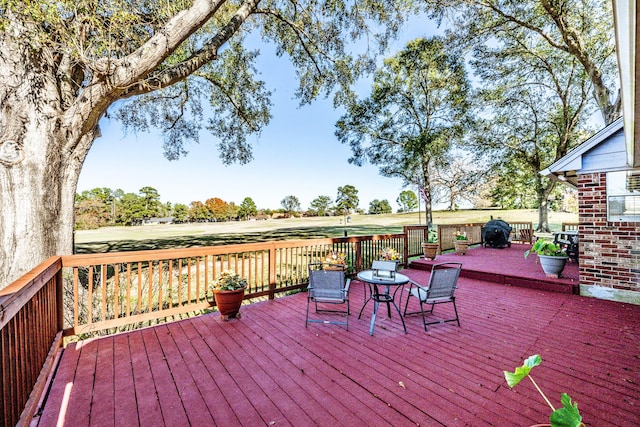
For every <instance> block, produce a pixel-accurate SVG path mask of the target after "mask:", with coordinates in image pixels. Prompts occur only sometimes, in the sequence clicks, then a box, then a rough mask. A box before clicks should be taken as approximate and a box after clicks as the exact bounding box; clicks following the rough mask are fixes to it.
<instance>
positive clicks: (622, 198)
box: [607, 170, 640, 222]
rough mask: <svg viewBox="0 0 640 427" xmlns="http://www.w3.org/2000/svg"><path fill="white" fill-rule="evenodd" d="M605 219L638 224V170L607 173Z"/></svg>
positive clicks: (639, 179)
mask: <svg viewBox="0 0 640 427" xmlns="http://www.w3.org/2000/svg"><path fill="white" fill-rule="evenodd" d="M607 219H608V220H609V221H638V222H640V170H632V171H620V172H608V173H607Z"/></svg>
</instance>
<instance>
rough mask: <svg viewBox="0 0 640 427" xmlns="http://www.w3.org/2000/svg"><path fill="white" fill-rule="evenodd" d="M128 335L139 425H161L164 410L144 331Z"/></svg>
mask: <svg viewBox="0 0 640 427" xmlns="http://www.w3.org/2000/svg"><path fill="white" fill-rule="evenodd" d="M127 335H128V337H129V351H130V354H131V367H132V371H133V379H134V382H133V383H134V386H135V395H136V404H137V407H138V414H137V415H138V420H139V423H140V425H141V426H143V427H144V426H153V425H157V424H160V423H162V422H163V420H162V410H161V409H160V401H159V400H158V395H157V392H156V386H155V384H154V378H153V375H152V373H151V366H150V360H149V355H148V353H147V349H146V348H145V346H144V341H143V339H142V331H135V332H132V333H130V334H127Z"/></svg>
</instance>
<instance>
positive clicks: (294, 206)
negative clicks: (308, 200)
mask: <svg viewBox="0 0 640 427" xmlns="http://www.w3.org/2000/svg"><path fill="white" fill-rule="evenodd" d="M280 204H281V205H282V208H283V209H284V213H285V214H287V215H289V216H291V215H294V214H295V213H296V212H298V211H300V200H299V199H298V198H297V197H296V196H286V197H285V198H284V199H282V200H281V201H280Z"/></svg>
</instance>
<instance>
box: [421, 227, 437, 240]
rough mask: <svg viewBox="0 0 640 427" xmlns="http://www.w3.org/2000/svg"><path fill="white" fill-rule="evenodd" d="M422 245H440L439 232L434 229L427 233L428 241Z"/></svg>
mask: <svg viewBox="0 0 640 427" xmlns="http://www.w3.org/2000/svg"><path fill="white" fill-rule="evenodd" d="M422 243H438V232H437V231H436V230H433V229H429V231H428V232H427V240H426V241H425V242H422Z"/></svg>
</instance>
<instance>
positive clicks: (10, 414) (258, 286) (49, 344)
mask: <svg viewBox="0 0 640 427" xmlns="http://www.w3.org/2000/svg"><path fill="white" fill-rule="evenodd" d="M422 228H424V227H422ZM411 230H412V231H411V233H405V234H389V235H376V236H354V237H344V238H327V239H313V240H296V241H291V240H289V241H279V242H265V243H248V244H239V245H226V246H211V247H200V248H187V249H175V250H157V251H137V252H112V253H105V254H91V255H70V256H62V257H57V256H56V257H51V258H50V259H48V260H46V261H45V262H43V263H42V264H41V265H39V266H38V267H36V268H34V269H33V270H32V271H31V272H29V273H28V274H26V275H25V276H23V277H22V278H20V279H19V280H17V281H15V282H14V283H12V284H11V285H9V286H7V287H6V288H4V289H2V290H0V349H1V353H0V381H1V387H2V388H1V392H2V402H1V403H0V427H2V426H14V425H16V424H18V425H27V424H28V423H29V420H30V419H31V418H32V417H33V415H34V413H35V412H36V411H37V408H38V405H39V404H40V403H41V402H40V399H41V396H42V393H43V391H44V390H45V388H46V384H47V381H48V379H49V375H50V372H51V370H52V367H53V366H54V364H55V363H54V362H55V357H56V356H57V355H58V349H59V348H60V346H61V345H62V339H63V335H73V334H84V333H89V332H95V331H100V330H103V329H108V328H119V327H124V326H125V325H132V324H136V323H141V322H146V321H151V320H156V319H161V318H167V317H171V316H175V315H179V314H182V313H186V312H193V311H197V310H200V309H204V308H206V307H209V306H210V304H209V302H208V301H209V300H210V299H211V296H210V295H209V293H208V289H207V288H208V284H209V283H210V282H211V281H212V280H213V279H214V278H215V277H217V274H218V273H219V272H220V271H222V270H233V271H235V272H237V273H238V274H240V275H241V276H243V277H245V278H246V279H247V281H248V282H249V287H248V290H247V292H246V295H245V299H252V298H258V297H267V298H275V296H276V295H277V294H279V293H283V292H287V291H291V290H296V289H302V288H304V287H305V286H306V284H307V283H308V272H307V264H308V263H309V262H312V261H318V260H319V259H321V258H323V257H325V256H326V255H327V254H328V253H329V252H331V251H339V252H344V253H345V254H346V256H347V260H348V263H349V272H350V273H352V274H353V273H355V272H356V271H359V270H362V269H365V268H368V267H369V266H370V264H371V262H372V261H373V260H374V259H376V258H377V257H378V254H379V253H380V251H381V250H382V249H384V248H386V247H392V248H394V249H395V250H396V251H398V252H399V253H401V254H404V259H403V262H406V260H407V257H408V256H413V255H417V254H419V252H418V253H416V250H415V248H417V247H418V246H419V245H420V243H421V242H422V239H423V237H422V235H419V230H420V227H411ZM422 233H424V231H422Z"/></svg>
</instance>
